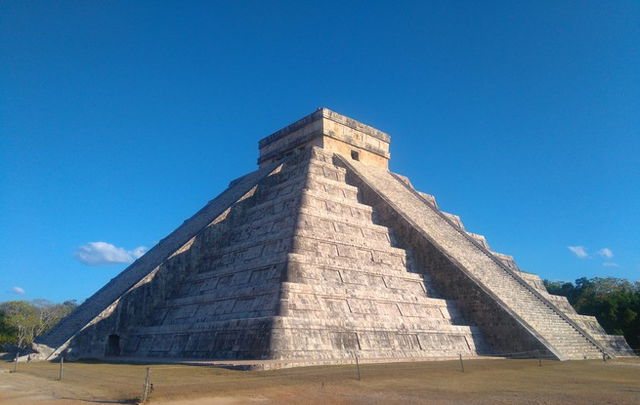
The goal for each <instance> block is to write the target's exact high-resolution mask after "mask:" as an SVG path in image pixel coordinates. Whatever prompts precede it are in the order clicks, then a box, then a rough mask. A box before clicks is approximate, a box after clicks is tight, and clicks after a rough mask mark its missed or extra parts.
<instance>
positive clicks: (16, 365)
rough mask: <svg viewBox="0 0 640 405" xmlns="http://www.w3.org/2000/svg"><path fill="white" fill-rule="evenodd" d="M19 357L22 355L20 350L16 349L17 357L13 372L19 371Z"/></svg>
mask: <svg viewBox="0 0 640 405" xmlns="http://www.w3.org/2000/svg"><path fill="white" fill-rule="evenodd" d="M18 357H20V351H19V350H18V351H16V358H15V361H14V363H13V372H14V373H17V372H18Z"/></svg>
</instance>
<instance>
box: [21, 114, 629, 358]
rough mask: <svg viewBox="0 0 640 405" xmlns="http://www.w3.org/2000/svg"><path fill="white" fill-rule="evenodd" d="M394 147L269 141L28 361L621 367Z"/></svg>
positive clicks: (345, 132)
mask: <svg viewBox="0 0 640 405" xmlns="http://www.w3.org/2000/svg"><path fill="white" fill-rule="evenodd" d="M389 143H390V137H389V135H387V134H385V133H383V132H381V131H379V130H376V129H374V128H372V127H370V126H367V125H364V124H362V123H360V122H357V121H355V120H353V119H350V118H347V117H345V116H342V115H340V114H337V113H335V112H333V111H330V110H327V109H324V108H322V109H318V110H317V111H316V112H314V113H313V114H311V115H309V116H307V117H305V118H303V119H301V120H299V121H297V122H295V123H293V124H291V125H289V126H288V127H285V128H283V129H282V130H280V131H278V132H276V133H274V134H272V135H270V136H268V137H266V138H264V139H263V140H261V141H260V143H259V146H260V158H259V160H258V163H259V166H260V168H259V169H258V170H257V171H255V172H253V173H250V174H248V175H246V176H244V177H241V178H239V179H236V180H234V181H232V182H231V183H230V184H229V187H228V189H227V190H225V191H224V192H223V193H222V194H220V195H219V196H218V197H216V198H215V199H214V200H212V201H210V202H209V203H208V204H207V205H206V206H205V207H203V208H202V209H201V210H200V211H199V212H197V213H196V214H195V215H194V216H193V217H191V218H190V219H188V220H187V221H185V222H184V223H183V224H182V225H181V226H180V227H179V228H178V229H176V230H175V231H174V232H173V233H171V234H170V235H169V236H167V237H166V238H165V239H163V240H162V241H160V242H159V243H158V245H156V246H155V247H154V248H153V249H151V250H150V251H149V252H147V253H146V254H145V255H144V256H143V257H141V258H140V259H138V260H137V261H136V262H134V263H133V264H132V265H131V266H129V267H128V268H127V269H125V270H124V271H123V272H122V273H121V274H120V275H118V276H117V277H116V278H114V279H113V280H111V281H110V282H109V283H108V284H107V285H105V286H104V287H103V288H102V289H100V290H99V291H98V292H96V293H95V294H94V295H93V296H92V297H91V298H89V299H88V300H87V301H85V302H84V303H83V304H82V305H80V306H79V307H78V308H77V310H76V311H74V312H73V313H71V314H70V315H69V316H68V317H66V318H65V319H63V320H62V321H61V322H60V323H59V324H58V325H57V326H56V327H55V328H53V329H52V330H51V331H50V332H49V333H47V334H46V335H43V336H41V337H39V338H38V339H37V341H36V343H35V345H34V348H35V349H36V350H37V351H38V352H39V353H40V357H41V358H48V359H52V358H55V357H58V356H61V355H64V356H65V357H66V358H71V359H73V358H107V359H114V358H116V359H117V358H144V359H149V358H154V359H161V360H167V361H171V360H176V361H181V360H189V359H191V360H205V361H206V360H210V361H214V360H255V361H263V360H282V361H283V364H289V365H292V364H293V365H295V364H304V362H305V361H306V362H308V363H309V364H326V363H340V362H344V361H345V360H347V359H352V358H353V357H354V356H358V357H359V358H360V359H362V360H363V361H367V359H368V360H371V361H373V360H374V359H376V360H380V359H382V360H384V359H395V360H397V359H414V360H417V359H441V358H450V357H458V356H459V355H463V356H465V357H469V356H482V355H492V356H517V357H536V356H543V357H549V358H555V359H559V360H567V359H584V358H602V356H603V355H604V356H608V357H614V356H620V355H632V351H631V349H630V348H629V346H628V345H627V343H626V341H625V340H624V338H623V337H621V336H610V335H607V334H606V333H605V331H604V330H603V329H602V327H601V326H600V325H599V324H598V322H597V320H596V319H595V318H594V317H590V316H584V315H578V314H577V313H576V312H575V310H574V309H573V308H572V307H571V306H570V305H569V303H568V301H567V300H566V299H565V298H564V297H559V296H554V295H550V294H549V293H548V292H547V291H546V289H545V287H544V285H543V284H542V281H541V280H540V278H539V277H538V276H536V275H533V274H531V273H526V272H523V271H521V270H520V269H519V268H518V266H517V265H516V264H515V262H514V261H513V258H511V257H510V256H507V255H504V254H500V253H496V252H493V251H492V250H490V248H489V246H488V244H487V242H486V240H485V239H484V237H483V236H481V235H477V234H473V233H470V232H467V231H466V230H465V229H464V226H463V224H462V222H461V221H460V219H459V217H457V216H455V215H452V214H448V213H445V212H442V211H440V210H439V209H438V206H437V204H436V201H435V198H433V197H432V196H430V195H428V194H425V193H422V192H420V191H417V190H415V189H414V188H413V186H412V185H411V183H410V181H409V180H408V179H406V178H404V177H402V176H400V175H397V174H394V173H392V172H390V171H389V170H388V160H389V158H390V155H389ZM296 362H298V363H296Z"/></svg>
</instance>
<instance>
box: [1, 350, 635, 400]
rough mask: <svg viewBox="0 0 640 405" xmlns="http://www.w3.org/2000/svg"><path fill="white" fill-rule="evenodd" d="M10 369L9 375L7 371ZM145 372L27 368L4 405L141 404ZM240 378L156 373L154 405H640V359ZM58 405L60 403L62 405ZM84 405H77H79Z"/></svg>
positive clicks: (212, 372) (6, 384)
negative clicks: (138, 400) (60, 373)
mask: <svg viewBox="0 0 640 405" xmlns="http://www.w3.org/2000/svg"><path fill="white" fill-rule="evenodd" d="M3 366H4V368H5V369H8V368H10V367H11V365H10V364H9V363H5V364H4V365H3ZM145 369H146V366H143V365H122V364H91V363H67V364H65V376H64V381H62V382H60V381H56V378H57V375H58V365H57V364H52V363H31V364H20V367H19V372H18V373H17V374H9V373H1V374H0V403H3V404H4V403H7V404H10V403H11V404H13V403H15V404H23V403H24V404H27V403H29V404H30V403H38V402H40V403H56V404H65V403H68V404H73V403H86V401H93V402H106V403H109V401H111V402H110V403H113V401H119V402H123V403H126V402H134V401H135V399H136V398H138V397H139V396H140V394H141V391H142V384H143V381H144V374H145ZM361 375H362V379H361V380H358V379H357V376H356V370H355V367H354V366H348V365H345V366H322V367H304V368H295V369H284V370H273V371H237V370H226V369H221V368H210V367H191V366H175V365H153V366H151V379H152V382H153V385H154V391H153V393H152V396H151V403H152V404H153V403H155V404H175V405H178V404H215V403H221V404H243V403H247V402H252V403H253V402H256V403H265V404H414V403H415V404H418V403H429V404H453V403H465V404H469V403H471V404H513V403H519V404H520V403H524V404H634V405H636V404H640V360H639V359H617V360H614V361H608V362H606V363H604V362H602V361H571V362H556V361H544V362H543V365H542V367H539V366H538V362H537V360H481V359H479V360H468V361H465V372H464V373H462V372H461V370H460V366H459V363H458V362H457V361H442V362H421V363H389V364H365V365H361ZM56 401H57V402H56ZM76 401H78V402H76Z"/></svg>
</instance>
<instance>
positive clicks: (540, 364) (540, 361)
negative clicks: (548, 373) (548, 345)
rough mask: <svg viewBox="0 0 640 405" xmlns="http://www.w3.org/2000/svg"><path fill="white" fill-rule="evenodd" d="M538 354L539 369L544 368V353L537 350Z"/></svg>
mask: <svg viewBox="0 0 640 405" xmlns="http://www.w3.org/2000/svg"><path fill="white" fill-rule="evenodd" d="M536 352H537V353H538V367H542V353H540V350H536Z"/></svg>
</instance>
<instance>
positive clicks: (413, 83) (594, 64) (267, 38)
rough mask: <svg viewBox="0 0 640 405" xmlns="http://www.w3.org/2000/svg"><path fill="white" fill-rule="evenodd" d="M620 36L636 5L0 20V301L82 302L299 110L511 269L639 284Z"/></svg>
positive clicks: (70, 12) (77, 11)
mask: <svg viewBox="0 0 640 405" xmlns="http://www.w3.org/2000/svg"><path fill="white" fill-rule="evenodd" d="M638 21H640V3H639V2H637V1H616V2H599V1H598V2H595V1H593V2H592V1H579V2H572V1H564V2H557V1H548V2H546V1H536V2H514V1H505V2H464V1H460V2H424V1H420V2H402V3H398V2H372V1H367V2H351V1H341V2H331V1H324V2H275V1H274V2H259V1H256V2H247V1H235V2H213V1H207V2H193V1H180V2H155V1H154V2H152V1H136V2H130V1H122V2H118V1H109V2H98V1H90V2H81V1H76V2H66V1H57V2H31V1H4V2H1V3H0V300H8V299H33V298H46V299H50V300H54V301H61V300H66V299H78V300H83V299H85V298H87V297H88V296H90V295H91V294H92V293H93V292H95V291H96V290H97V289H98V288H100V287H101V286H102V285H103V284H104V283H106V282H107V281H108V280H109V279H111V278H112V277H114V276H116V275H117V274H118V273H119V272H120V271H121V270H122V269H124V268H125V267H126V262H127V261H130V260H132V259H133V258H135V257H136V256H137V255H139V254H140V253H141V252H142V251H144V248H148V247H151V246H153V245H154V244H155V243H156V242H157V241H158V240H159V239H161V238H163V237H164V236H166V234H168V233H169V232H170V231H172V230H173V229H174V228H175V227H177V226H178V225H180V224H181V223H182V221H183V220H184V219H186V218H187V217H189V216H191V215H192V214H193V213H194V212H195V211H196V210H197V209H199V208H200V207H201V206H203V205H204V204H205V203H206V202H207V201H208V200H209V199H211V198H213V197H214V196H215V195H217V194H218V193H220V192H221V191H222V190H223V189H224V188H225V187H226V185H227V184H228V182H229V181H230V180H232V179H234V178H236V177H238V176H240V175H243V174H245V173H247V172H249V171H252V170H254V169H255V167H256V158H257V152H258V151H257V141H258V140H259V139H260V138H261V137H263V136H266V135H268V134H269V133H271V132H273V131H275V130H277V129H279V128H280V127H282V126H284V125H286V124H288V123H290V122H292V121H294V120H296V119H298V118H300V117H302V116H304V115H306V114H308V113H310V112H312V111H313V110H314V109H315V108H317V107H320V106H324V107H328V108H330V109H333V110H335V111H337V112H340V113H342V114H345V115H348V116H351V117H353V118H355V119H358V120H360V121H362V122H365V123H368V124H370V125H373V126H375V127H377V128H379V129H381V130H383V131H386V132H388V133H390V134H391V136H392V142H391V151H392V160H391V168H392V170H393V171H395V172H398V173H401V174H404V175H407V176H409V177H410V178H411V180H412V181H413V183H414V185H415V186H416V187H417V188H418V189H419V190H421V191H425V192H428V193H432V194H435V195H436V197H437V199H438V202H439V204H440V206H441V208H442V209H443V210H445V211H448V212H452V213H455V214H458V215H460V216H461V217H462V219H463V221H464V222H465V224H466V227H467V229H468V230H470V231H472V232H477V233H481V234H484V235H485V236H486V237H487V239H488V241H489V243H490V245H491V246H492V247H493V248H494V249H495V250H497V251H500V252H503V253H507V254H511V255H513V256H515V258H516V261H517V262H518V263H519V264H520V266H521V267H522V268H523V269H525V270H528V271H531V272H535V273H538V274H540V275H541V276H542V277H545V278H551V279H562V280H574V279H575V278H578V277H581V276H586V277H594V276H601V277H604V276H616V277H624V278H629V279H632V280H640V249H639V246H640V237H639V236H638V235H639V234H640V233H639V232H638V230H639V229H640V214H639V210H638V207H640V191H639V189H640V187H639V186H640V181H639V180H640V133H639V131H640V79H639V77H638V76H639V73H640V41H639V40H638V39H639V38H640V24H638ZM96 242H100V243H96ZM569 247H573V251H572V250H570V249H569ZM581 248H582V249H581ZM603 249H607V250H603ZM581 256H582V257H581Z"/></svg>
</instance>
